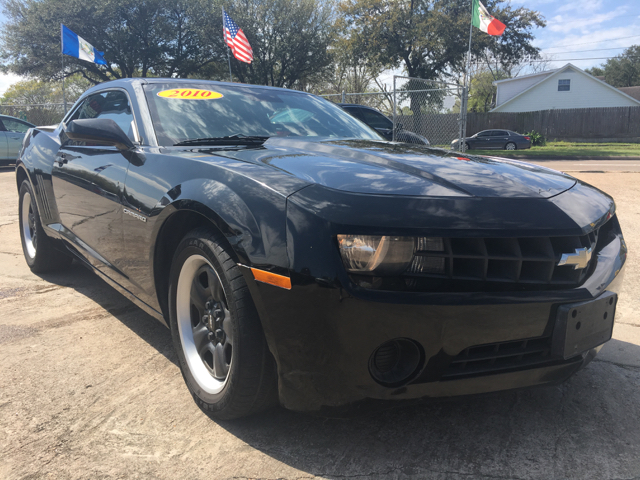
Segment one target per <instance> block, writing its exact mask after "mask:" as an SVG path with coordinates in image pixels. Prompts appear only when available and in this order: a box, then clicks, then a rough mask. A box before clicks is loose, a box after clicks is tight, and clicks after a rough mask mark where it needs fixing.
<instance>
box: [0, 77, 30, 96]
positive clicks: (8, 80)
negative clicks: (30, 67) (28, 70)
mask: <svg viewBox="0 0 640 480" xmlns="http://www.w3.org/2000/svg"><path fill="white" fill-rule="evenodd" d="M20 80H24V78H22V77H20V76H18V75H15V74H13V73H8V74H6V75H3V74H0V95H4V92H6V91H7V88H9V87H10V86H11V85H13V84H14V83H16V82H19V81H20Z"/></svg>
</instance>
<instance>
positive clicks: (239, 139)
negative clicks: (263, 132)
mask: <svg viewBox="0 0 640 480" xmlns="http://www.w3.org/2000/svg"><path fill="white" fill-rule="evenodd" d="M269 138H270V137H261V136H257V135H243V134H241V133H236V134H235V135H227V136H226V137H205V138H192V139H190V140H183V141H182V142H178V143H174V144H173V145H174V146H179V145H262V144H263V143H264V142H266V141H267V140H269Z"/></svg>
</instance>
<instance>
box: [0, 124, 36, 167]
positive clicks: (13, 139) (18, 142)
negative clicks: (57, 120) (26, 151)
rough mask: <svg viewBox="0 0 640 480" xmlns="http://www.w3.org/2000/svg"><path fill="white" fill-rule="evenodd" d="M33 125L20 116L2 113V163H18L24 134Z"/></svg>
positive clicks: (0, 141)
mask: <svg viewBox="0 0 640 480" xmlns="http://www.w3.org/2000/svg"><path fill="white" fill-rule="evenodd" d="M33 127H35V125H32V124H31V123H29V122H25V121H24V120H20V119H19V118H14V117H10V116H8V115H0V165H9V164H13V163H16V158H18V154H19V153H20V147H21V146H22V140H23V139H24V134H25V133H27V130H29V129H30V128H33Z"/></svg>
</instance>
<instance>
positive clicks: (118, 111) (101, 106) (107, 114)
mask: <svg viewBox="0 0 640 480" xmlns="http://www.w3.org/2000/svg"><path fill="white" fill-rule="evenodd" d="M84 118H104V119H111V120H113V121H114V122H116V123H117V124H118V126H119V127H120V128H121V129H122V131H123V132H124V133H126V134H127V136H128V137H129V138H130V139H131V141H134V142H135V141H136V138H135V134H134V128H135V126H134V125H135V124H134V123H133V113H132V112H131V106H130V105H129V98H128V97H127V94H126V93H124V92H122V91H119V90H109V91H106V92H102V93H96V94H95V95H91V96H89V97H87V98H86V99H85V100H84V102H82V104H81V105H80V107H78V109H77V110H76V111H75V113H74V114H73V115H72V116H71V118H70V119H69V120H68V121H71V120H81V119H84ZM82 143H84V142H82Z"/></svg>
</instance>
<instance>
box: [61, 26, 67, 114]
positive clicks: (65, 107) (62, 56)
mask: <svg viewBox="0 0 640 480" xmlns="http://www.w3.org/2000/svg"><path fill="white" fill-rule="evenodd" d="M62 45H63V34H62V24H60V59H61V61H62V103H63V105H64V113H65V115H66V113H67V97H66V95H65V93H64V53H63V52H62Z"/></svg>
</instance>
